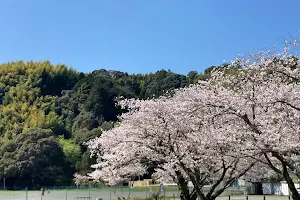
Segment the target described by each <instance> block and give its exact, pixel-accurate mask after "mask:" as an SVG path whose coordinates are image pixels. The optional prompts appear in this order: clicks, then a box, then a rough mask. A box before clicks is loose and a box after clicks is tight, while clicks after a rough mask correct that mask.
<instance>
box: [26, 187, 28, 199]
mask: <svg viewBox="0 0 300 200" xmlns="http://www.w3.org/2000/svg"><path fill="white" fill-rule="evenodd" d="M26 200H28V187H27V188H26Z"/></svg>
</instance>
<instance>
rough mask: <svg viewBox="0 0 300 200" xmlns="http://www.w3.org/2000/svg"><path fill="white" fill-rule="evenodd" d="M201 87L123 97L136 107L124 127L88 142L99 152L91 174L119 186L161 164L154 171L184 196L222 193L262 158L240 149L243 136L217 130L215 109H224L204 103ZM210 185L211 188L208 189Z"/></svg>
mask: <svg viewBox="0 0 300 200" xmlns="http://www.w3.org/2000/svg"><path fill="white" fill-rule="evenodd" d="M200 87H201V86H200V85H199V88H198V86H194V87H191V88H187V89H183V90H178V91H177V92H176V94H175V95H172V96H169V97H160V98H158V99H151V100H125V101H122V102H121V105H122V106H125V107H127V108H129V109H130V112H128V113H125V114H123V115H122V117H121V119H120V121H121V124H120V126H119V127H116V128H114V129H112V130H109V131H107V132H104V133H103V134H102V135H101V136H100V137H99V138H95V139H94V140H91V141H90V142H89V143H88V145H89V148H90V151H91V152H92V154H93V155H94V154H96V155H97V156H98V163H97V164H96V165H94V166H93V167H94V168H95V169H96V170H95V171H94V172H93V173H91V174H90V176H92V177H93V178H94V179H102V180H104V181H106V182H108V183H109V184H112V185H115V184H120V183H122V182H126V181H129V180H130V179H131V178H134V177H136V176H138V175H142V174H145V173H146V171H147V167H148V166H149V165H150V164H151V163H156V164H157V165H156V173H155V174H154V175H153V176H154V177H156V179H158V180H161V181H166V180H172V181H175V182H176V183H177V184H178V186H179V188H180V190H181V198H182V199H186V200H188V199H196V198H197V197H199V198H200V199H202V200H212V199H215V198H216V197H217V196H218V195H220V194H221V193H222V192H223V191H224V190H225V189H226V188H227V187H228V186H229V185H230V184H231V183H232V182H233V181H235V180H236V179H237V178H239V177H241V176H243V175H244V174H245V173H246V172H247V171H248V170H249V169H250V168H251V167H252V166H253V165H254V163H255V162H256V161H255V160H254V159H252V158H249V157H248V156H243V155H241V154H240V151H241V149H242V148H243V146H242V145H240V144H241V143H242V141H241V140H240V137H237V135H234V134H231V133H230V132H229V131H227V132H226V131H223V130H221V128H220V129H219V132H214V130H217V129H216V128H215V127H219V126H220V125H221V123H220V121H218V120H215V119H214V117H216V116H214V117H213V116H212V115H210V113H212V112H216V111H215V110H216V109H217V110H218V108H216V107H202V105H201V104H200V102H199V99H198V98H199V96H198V94H194V93H192V91H193V90H198V89H200ZM200 90H201V89H200ZM184 95H189V96H184ZM224 127H225V126H224ZM223 133H225V134H223ZM188 181H191V182H192V184H193V187H192V188H189V187H188ZM205 185H210V188H209V191H204V190H203V187H204V186H205Z"/></svg>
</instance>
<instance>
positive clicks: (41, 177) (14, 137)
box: [0, 61, 213, 187]
mask: <svg viewBox="0 0 300 200" xmlns="http://www.w3.org/2000/svg"><path fill="white" fill-rule="evenodd" d="M212 68H213V67H211V68H208V69H207V70H206V71H205V73H204V74H201V73H200V74H199V73H197V72H196V71H191V72H190V73H189V74H188V75H187V76H185V75H180V74H176V73H173V72H171V71H165V70H160V71H158V72H156V73H154V74H153V73H150V74H133V75H129V74H128V73H126V72H120V71H107V70H104V69H100V70H96V71H93V72H92V73H86V74H84V73H80V72H77V71H75V70H73V69H70V68H68V67H66V66H65V65H56V66H53V65H52V64H51V63H50V62H48V61H45V62H26V63H25V62H22V61H20V62H12V63H7V64H2V65H0V179H2V178H3V177H5V178H6V185H7V187H13V186H28V187H34V186H41V185H45V184H47V185H66V184H71V183H72V178H73V174H74V173H75V172H78V173H86V172H88V171H89V170H90V165H91V164H92V163H93V160H92V159H90V158H89V152H88V151H87V149H86V147H85V146H84V144H83V143H84V142H86V141H87V140H89V139H91V138H93V137H96V136H99V135H100V134H101V133H102V131H103V130H106V129H109V128H111V127H113V124H114V122H116V121H117V116H118V115H119V114H120V113H121V110H120V109H119V108H118V107H116V106H115V101H114V99H115V97H118V96H124V97H126V98H130V97H135V98H143V99H145V98H153V97H157V96H159V95H162V94H163V93H164V92H165V91H168V90H172V89H174V88H179V87H185V86H187V85H188V84H190V83H195V82H197V81H198V80H199V79H205V78H206V77H207V76H208V75H209V72H210V70H211V69H212Z"/></svg>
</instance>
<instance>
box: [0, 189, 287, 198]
mask: <svg viewBox="0 0 300 200" xmlns="http://www.w3.org/2000/svg"><path fill="white" fill-rule="evenodd" d="M203 189H204V192H206V191H208V187H207V188H203ZM159 190H160V187H159V186H149V187H138V188H131V187H76V186H70V187H62V186H59V187H46V186H45V187H42V188H40V189H39V190H28V189H27V188H23V189H22V188H14V190H0V200H120V199H123V198H131V199H133V200H140V199H147V200H150V199H152V194H154V193H157V192H159ZM244 190H245V188H244V187H230V188H227V189H226V190H225V191H224V192H223V193H222V194H221V195H220V197H218V198H217V200H227V199H230V200H288V199H289V198H288V196H270V195H269V196H252V195H251V196H246V195H244ZM160 196H161V197H162V200H179V199H180V191H179V190H178V187H177V186H166V187H165V191H163V192H160Z"/></svg>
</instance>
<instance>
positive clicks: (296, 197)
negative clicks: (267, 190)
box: [283, 173, 300, 200]
mask: <svg viewBox="0 0 300 200" xmlns="http://www.w3.org/2000/svg"><path fill="white" fill-rule="evenodd" d="M283 178H284V179H285V180H286V182H287V184H288V186H289V189H290V191H291V193H292V194H291V195H292V199H293V200H300V195H299V193H298V191H297V189H296V187H295V184H294V182H293V180H292V179H291V177H290V176H289V174H286V173H284V174H283Z"/></svg>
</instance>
